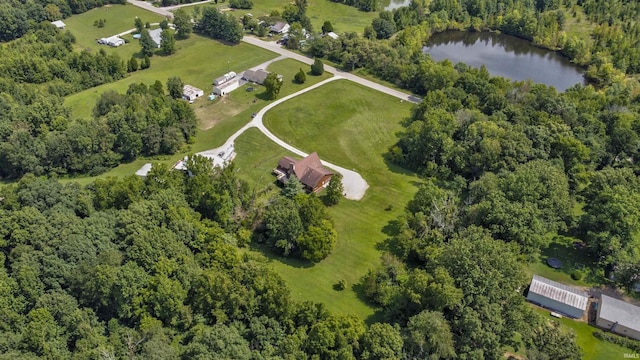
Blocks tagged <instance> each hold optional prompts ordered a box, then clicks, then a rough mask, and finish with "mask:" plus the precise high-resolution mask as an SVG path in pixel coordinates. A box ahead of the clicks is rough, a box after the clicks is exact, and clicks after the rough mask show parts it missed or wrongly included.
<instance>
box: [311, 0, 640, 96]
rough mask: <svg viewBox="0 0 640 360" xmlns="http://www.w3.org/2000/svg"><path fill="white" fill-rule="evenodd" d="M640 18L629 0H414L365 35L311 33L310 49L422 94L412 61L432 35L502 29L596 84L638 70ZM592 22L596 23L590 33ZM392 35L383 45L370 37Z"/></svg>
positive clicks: (384, 16)
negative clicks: (580, 69)
mask: <svg viewBox="0 0 640 360" xmlns="http://www.w3.org/2000/svg"><path fill="white" fill-rule="evenodd" d="M583 12H584V13H583ZM639 17H640V6H639V5H638V3H637V2H633V1H631V2H625V1H619V0H611V1H584V2H582V1H577V2H576V1H572V0H567V1H563V2H560V1H537V2H534V1H525V2H513V1H509V2H498V1H492V0H489V1H487V0H465V1H449V0H442V1H440V0H436V1H432V2H430V3H429V4H428V5H426V2H424V1H421V0H417V1H412V2H411V4H410V5H409V6H406V7H400V8H397V9H394V10H393V11H381V12H380V14H379V16H378V18H376V19H374V20H373V22H372V24H371V26H368V27H367V28H366V29H364V38H362V37H360V36H358V35H356V34H354V33H347V34H344V35H343V36H341V37H340V38H339V39H332V38H330V37H316V38H315V39H313V40H312V41H311V44H310V49H309V51H310V53H311V54H312V55H313V56H316V57H325V56H326V57H327V58H329V59H330V60H332V61H334V62H337V63H340V64H341V65H342V66H344V67H345V68H346V69H351V70H353V69H356V68H366V69H367V70H369V71H370V72H371V73H372V74H374V75H375V76H378V77H380V78H382V79H384V80H387V81H389V82H392V83H394V84H397V85H398V86H401V87H403V88H406V89H409V90H411V91H414V92H416V93H418V94H424V93H425V91H426V89H424V85H423V84H416V83H415V82H413V81H412V79H414V78H416V77H417V78H418V79H420V80H419V82H420V83H423V81H422V78H421V77H420V76H421V75H425V71H424V70H422V71H421V70H420V69H419V65H418V64H419V63H421V62H425V61H426V62H429V61H430V60H429V59H428V56H426V55H423V54H422V47H423V45H424V44H425V43H426V41H427V40H428V39H429V37H430V36H431V35H432V34H434V33H438V32H443V31H447V30H467V31H501V32H504V33H506V34H510V35H515V36H518V37H521V38H524V39H527V40H530V41H532V43H533V44H535V45H538V46H541V47H545V48H548V49H551V50H557V51H560V52H561V53H562V54H564V55H565V56H567V57H568V58H569V59H570V60H571V61H573V62H574V63H576V64H577V65H580V66H584V67H586V68H587V72H586V76H587V78H588V79H589V80H590V81H592V82H593V83H594V84H596V85H610V84H612V83H616V82H619V81H621V80H622V78H623V77H624V74H625V73H626V74H637V73H639V72H640V24H638V22H637V21H636V20H637V19H638V18H639ZM569 19H571V21H572V22H574V23H575V24H574V25H572V26H573V27H574V28H573V29H572V31H571V32H569V31H565V30H568V29H566V26H567V23H568V22H569ZM590 22H592V23H593V24H594V25H595V27H594V30H593V32H591V31H590V30H589V29H590ZM575 28H577V29H578V30H577V31H576V29H575ZM392 35H395V36H393V38H392V39H391V40H390V41H388V42H380V41H373V40H376V39H389V38H390V37H392ZM423 66H424V65H423ZM425 70H426V69H425ZM427 71H428V70H427Z"/></svg>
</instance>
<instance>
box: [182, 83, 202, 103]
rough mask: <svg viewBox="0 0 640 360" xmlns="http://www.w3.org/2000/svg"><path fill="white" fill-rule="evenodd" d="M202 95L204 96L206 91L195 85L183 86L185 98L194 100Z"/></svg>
mask: <svg viewBox="0 0 640 360" xmlns="http://www.w3.org/2000/svg"><path fill="white" fill-rule="evenodd" d="M201 96H204V91H203V90H201V89H198V88H197V87H195V86H191V85H185V86H184V87H183V88H182V97H183V98H184V99H185V100H189V101H194V100H195V99H197V98H199V97H201Z"/></svg>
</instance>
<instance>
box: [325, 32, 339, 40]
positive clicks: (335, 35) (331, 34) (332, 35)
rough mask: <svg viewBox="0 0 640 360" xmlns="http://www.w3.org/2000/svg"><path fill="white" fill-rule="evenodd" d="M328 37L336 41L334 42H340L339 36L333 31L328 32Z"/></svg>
mask: <svg viewBox="0 0 640 360" xmlns="http://www.w3.org/2000/svg"><path fill="white" fill-rule="evenodd" d="M327 36H328V37H330V38H332V39H334V40H338V38H339V36H338V34H336V33H334V32H333V31H331V32H328V33H327Z"/></svg>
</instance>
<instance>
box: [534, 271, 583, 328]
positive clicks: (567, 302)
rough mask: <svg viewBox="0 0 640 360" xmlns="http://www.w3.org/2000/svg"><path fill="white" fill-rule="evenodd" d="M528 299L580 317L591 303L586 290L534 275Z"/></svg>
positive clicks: (545, 306)
mask: <svg viewBox="0 0 640 360" xmlns="http://www.w3.org/2000/svg"><path fill="white" fill-rule="evenodd" d="M527 300H528V301H530V302H532V303H534V304H536V305H539V306H542V307H544V308H547V309H550V310H552V311H555V312H559V313H561V314H564V315H567V316H569V317H572V318H576V319H579V318H581V317H582V315H584V312H585V310H587V304H588V303H589V297H588V295H587V293H586V291H583V290H580V289H578V288H576V287H573V286H569V285H565V284H562V283H559V282H556V281H553V280H549V279H547V278H543V277H542V276H538V275H533V279H532V280H531V285H530V286H529V292H528V294H527Z"/></svg>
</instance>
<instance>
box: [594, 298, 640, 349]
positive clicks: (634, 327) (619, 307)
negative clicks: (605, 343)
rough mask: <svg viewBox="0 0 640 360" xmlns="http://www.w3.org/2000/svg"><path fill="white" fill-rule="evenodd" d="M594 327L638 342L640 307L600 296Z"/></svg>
mask: <svg viewBox="0 0 640 360" xmlns="http://www.w3.org/2000/svg"><path fill="white" fill-rule="evenodd" d="M596 325H598V326H599V327H601V328H604V329H607V330H609V331H611V332H613V333H616V334H619V335H623V336H628V337H630V338H633V339H636V340H640V307H638V306H635V305H632V304H629V303H627V302H624V301H622V300H618V299H614V298H612V297H610V296H607V295H601V296H600V303H599V304H598V311H597V313H596Z"/></svg>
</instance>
